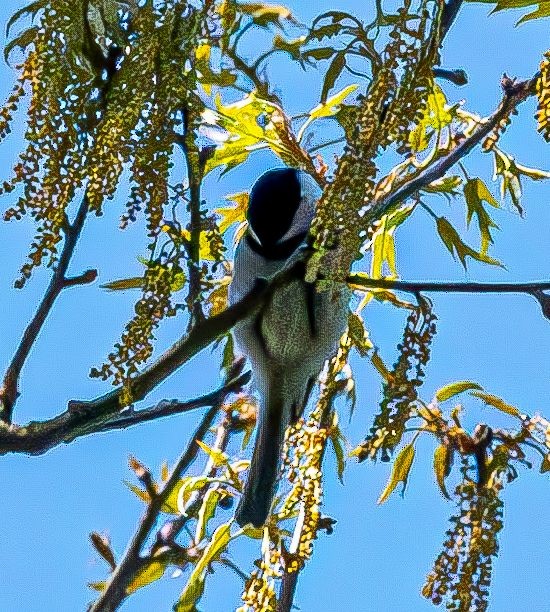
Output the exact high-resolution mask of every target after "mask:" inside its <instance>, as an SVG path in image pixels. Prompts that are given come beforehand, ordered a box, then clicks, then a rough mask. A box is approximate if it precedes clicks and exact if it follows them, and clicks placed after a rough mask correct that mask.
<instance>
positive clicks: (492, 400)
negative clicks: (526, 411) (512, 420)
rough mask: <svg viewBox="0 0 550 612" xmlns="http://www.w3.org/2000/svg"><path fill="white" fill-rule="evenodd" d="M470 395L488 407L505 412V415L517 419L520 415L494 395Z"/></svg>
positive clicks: (473, 392) (477, 393)
mask: <svg viewBox="0 0 550 612" xmlns="http://www.w3.org/2000/svg"><path fill="white" fill-rule="evenodd" d="M472 395H473V396H474V397H478V398H479V399H481V400H483V401H484V402H485V403H486V404H487V405H488V406H492V407H493V408H496V409H497V410H500V411H501V412H505V413H506V414H510V415H511V416H515V417H519V416H520V414H521V413H520V411H519V410H518V409H517V408H516V407H515V406H512V405H511V404H508V403H506V402H505V401H504V400H503V399H501V398H500V397H498V396H496V395H491V393H484V392H482V391H472Z"/></svg>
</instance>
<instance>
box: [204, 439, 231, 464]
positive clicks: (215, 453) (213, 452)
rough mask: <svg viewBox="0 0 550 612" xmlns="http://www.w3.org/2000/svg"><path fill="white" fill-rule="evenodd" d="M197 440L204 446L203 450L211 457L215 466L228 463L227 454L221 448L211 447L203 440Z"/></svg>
mask: <svg viewBox="0 0 550 612" xmlns="http://www.w3.org/2000/svg"><path fill="white" fill-rule="evenodd" d="M196 442H197V444H198V445H199V446H200V447H201V448H202V450H203V451H204V452H205V453H206V454H207V455H208V456H209V457H210V459H211V460H212V462H213V463H214V466H215V467H220V466H222V465H227V464H228V459H227V455H226V454H225V453H224V452H223V451H221V450H220V449H219V448H211V447H210V446H208V445H207V444H205V443H204V442H202V441H201V440H196Z"/></svg>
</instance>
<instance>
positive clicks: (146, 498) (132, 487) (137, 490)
mask: <svg viewBox="0 0 550 612" xmlns="http://www.w3.org/2000/svg"><path fill="white" fill-rule="evenodd" d="M123 482H124V484H125V485H126V486H127V487H128V488H129V489H130V491H132V493H134V494H135V495H137V496H138V497H139V499H141V501H143V502H145V503H146V504H148V503H149V502H150V501H151V497H150V495H149V493H147V491H144V490H143V489H140V488H139V487H137V486H136V485H135V484H132V483H131V482H128V481H127V480H123Z"/></svg>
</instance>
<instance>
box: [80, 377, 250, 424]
mask: <svg viewBox="0 0 550 612" xmlns="http://www.w3.org/2000/svg"><path fill="white" fill-rule="evenodd" d="M251 376H252V373H251V372H250V371H248V372H245V373H244V374H241V376H239V377H238V378H234V379H233V380H230V381H229V382H228V383H227V384H225V385H224V386H223V387H220V388H219V389H216V390H215V391H212V392H211V393H207V394H206V395H202V396H201V397H197V398H196V399H192V400H189V401H187V402H180V401H178V400H162V401H161V402H159V403H158V404H155V405H154V406H150V407H149V408H144V409H143V410H137V411H134V410H132V409H129V410H128V411H127V412H126V411H125V412H123V413H122V415H121V416H120V417H118V418H114V419H112V420H110V421H107V422H106V423H103V424H101V425H99V426H98V427H97V428H96V429H94V430H93V431H90V432H89V433H99V432H104V431H113V430H115V429H126V428H128V427H133V426H134V425H139V424H141V423H147V422H148V421H156V420H157V419H162V418H164V417H168V416H173V415H175V414H182V413H184V412H190V411H191V410H196V409H197V408H204V407H205V406H212V405H214V404H217V403H219V402H220V400H221V399H223V398H224V397H225V396H226V395H228V394H229V393H236V392H238V391H240V390H241V389H242V387H244V386H245V385H246V384H248V382H249V381H250V378H251Z"/></svg>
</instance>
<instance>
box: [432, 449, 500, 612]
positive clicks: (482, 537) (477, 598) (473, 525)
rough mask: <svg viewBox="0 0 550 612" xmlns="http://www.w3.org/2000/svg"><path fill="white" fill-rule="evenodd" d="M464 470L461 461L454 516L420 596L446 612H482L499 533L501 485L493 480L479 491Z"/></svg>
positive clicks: (464, 461)
mask: <svg viewBox="0 0 550 612" xmlns="http://www.w3.org/2000/svg"><path fill="white" fill-rule="evenodd" d="M467 470H468V462H467V459H464V460H463V466H462V473H463V476H464V479H463V481H462V482H461V483H460V484H459V485H458V486H457V488H456V491H455V495H456V498H457V504H458V513H457V514H456V515H454V516H452V517H451V519H450V522H451V526H450V528H449V529H448V531H447V539H446V540H445V542H444V544H443V551H442V552H441V553H440V555H439V556H438V557H437V559H436V561H435V564H434V567H433V570H432V571H431V572H430V573H429V574H428V576H427V578H426V583H425V584H424V586H423V588H422V594H423V595H424V597H426V598H428V599H430V600H431V601H432V602H433V603H434V604H436V605H439V604H441V603H445V604H446V608H447V610H456V611H457V612H462V611H465V610H468V611H472V612H484V611H485V610H487V606H488V597H489V587H490V583H491V571H492V560H493V557H495V556H496V555H497V554H498V541H497V536H498V533H499V532H500V530H501V529H502V518H503V502H502V500H501V499H500V497H499V491H500V490H501V488H502V483H501V481H500V479H495V480H493V486H491V487H489V486H484V487H479V486H478V485H477V484H476V483H475V482H473V481H472V480H470V479H469V478H468V477H467V476H466V473H467Z"/></svg>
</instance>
